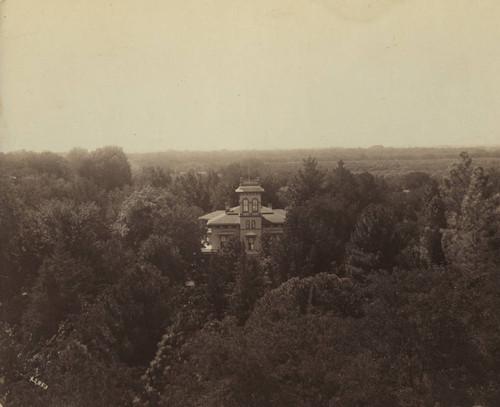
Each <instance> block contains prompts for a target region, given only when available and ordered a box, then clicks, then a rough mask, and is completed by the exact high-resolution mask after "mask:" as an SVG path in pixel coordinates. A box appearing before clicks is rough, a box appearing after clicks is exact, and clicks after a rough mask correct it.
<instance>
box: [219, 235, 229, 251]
mask: <svg viewBox="0 0 500 407" xmlns="http://www.w3.org/2000/svg"><path fill="white" fill-rule="evenodd" d="M226 242H227V236H225V235H221V237H220V248H221V249H222V248H223V247H224V245H225V244H226Z"/></svg>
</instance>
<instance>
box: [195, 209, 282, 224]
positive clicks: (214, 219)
mask: <svg viewBox="0 0 500 407" xmlns="http://www.w3.org/2000/svg"><path fill="white" fill-rule="evenodd" d="M239 215H240V207H239V206H235V207H233V208H230V209H229V210H228V211H223V210H218V211H214V212H210V213H207V214H206V215H203V216H201V217H200V219H201V220H205V221H207V226H239V225H240V217H239ZM261 216H262V221H263V224H264V225H269V226H271V225H283V223H285V218H286V212H285V210H284V209H271V208H268V207H267V206H262V207H261Z"/></svg>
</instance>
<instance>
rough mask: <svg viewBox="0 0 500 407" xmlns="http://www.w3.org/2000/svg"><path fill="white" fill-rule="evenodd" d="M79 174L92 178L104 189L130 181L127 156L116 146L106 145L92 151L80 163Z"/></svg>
mask: <svg viewBox="0 0 500 407" xmlns="http://www.w3.org/2000/svg"><path fill="white" fill-rule="evenodd" d="M79 174H80V175H81V176H83V177H86V178H90V179H92V180H93V181H94V182H95V183H96V184H97V185H98V186H100V187H101V188H104V189H105V190H106V191H110V190H112V189H115V188H122V187H124V186H125V185H130V184H131V183H132V172H131V170H130V164H129V162H128V159H127V156H126V155H125V153H124V152H123V150H122V149H121V148H120V147H117V146H107V147H103V148H98V149H97V150H95V151H92V153H90V155H89V157H88V158H87V159H86V160H85V161H84V162H83V163H82V164H81V166H80V169H79Z"/></svg>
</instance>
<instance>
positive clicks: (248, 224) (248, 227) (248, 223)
mask: <svg viewBox="0 0 500 407" xmlns="http://www.w3.org/2000/svg"><path fill="white" fill-rule="evenodd" d="M246 225H247V229H250V221H249V220H247V223H246Z"/></svg>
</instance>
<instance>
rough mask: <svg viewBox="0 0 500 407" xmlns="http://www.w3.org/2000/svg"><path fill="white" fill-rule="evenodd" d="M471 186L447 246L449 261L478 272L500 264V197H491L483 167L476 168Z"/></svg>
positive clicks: (445, 242)
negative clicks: (490, 265) (487, 265)
mask: <svg viewBox="0 0 500 407" xmlns="http://www.w3.org/2000/svg"><path fill="white" fill-rule="evenodd" d="M467 184H468V187H467V191H466V192H465V194H464V195H463V199H462V201H461V205H460V210H459V212H458V213H457V216H456V217H455V218H454V227H453V228H451V229H449V230H447V231H446V232H445V234H444V236H443V246H444V249H445V253H446V257H447V259H448V261H449V262H451V263H452V264H456V265H458V266H459V267H461V268H463V269H467V270H469V271H470V272H471V273H477V272H479V271H480V270H481V266H482V265H485V264H487V263H489V262H493V263H494V264H500V256H499V255H498V253H499V250H500V214H499V208H500V195H499V194H495V195H492V194H491V189H490V188H489V185H488V177H487V176H486V175H485V174H484V171H483V169H482V168H481V167H477V168H474V169H473V171H472V173H471V177H470V180H468V181H467ZM459 189H461V188H459ZM450 192H451V193H454V195H457V194H458V193H456V192H455V191H454V190H451V191H450Z"/></svg>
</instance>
